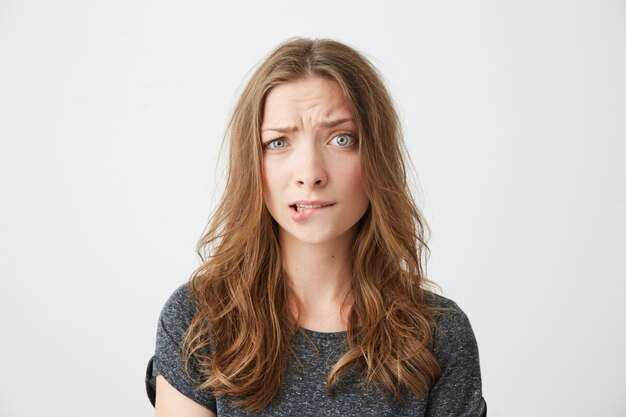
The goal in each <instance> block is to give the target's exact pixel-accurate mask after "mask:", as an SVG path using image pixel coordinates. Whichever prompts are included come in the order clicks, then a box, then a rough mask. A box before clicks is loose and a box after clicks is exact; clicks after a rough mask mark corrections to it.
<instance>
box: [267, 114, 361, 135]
mask: <svg viewBox="0 0 626 417" xmlns="http://www.w3.org/2000/svg"><path fill="white" fill-rule="evenodd" d="M346 122H354V119H353V118H352V117H347V118H344V119H337V120H330V121H328V122H322V123H320V126H321V127H325V128H331V127H335V126H338V125H340V124H342V123H346ZM269 130H271V131H272V132H280V133H290V132H295V131H296V130H298V128H297V127H295V126H286V127H268V128H266V129H263V130H262V131H261V132H266V131H269Z"/></svg>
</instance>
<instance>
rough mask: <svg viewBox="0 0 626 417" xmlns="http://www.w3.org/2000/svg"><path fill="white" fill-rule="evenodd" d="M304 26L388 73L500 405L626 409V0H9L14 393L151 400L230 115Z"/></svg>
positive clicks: (492, 403)
mask: <svg viewBox="0 0 626 417" xmlns="http://www.w3.org/2000/svg"><path fill="white" fill-rule="evenodd" d="M292 36H310V37H330V38H335V39H338V40H341V41H344V42H346V43H348V44H350V45H352V46H354V47H356V48H357V49H359V50H361V51H363V52H365V53H366V54H367V55H368V56H369V57H370V58H371V60H372V61H373V62H374V64H375V65H376V66H377V67H378V68H379V69H380V71H381V72H382V74H383V75H384V77H385V79H386V80H387V82H388V85H389V88H390V91H391V93H392V95H393V97H394V99H395V101H396V103H397V107H398V111H399V112H400V114H401V116H402V121H403V126H404V129H405V133H406V141H407V144H408V146H409V149H410V152H411V157H412V161H413V163H414V165H415V170H416V172H417V176H418V178H419V183H420V185H421V190H420V191H419V192H420V198H419V200H420V204H421V206H422V208H423V210H424V213H425V216H426V219H427V221H428V222H429V224H430V226H431V229H432V237H431V240H430V246H431V250H432V255H431V258H430V262H429V268H428V273H429V275H430V277H431V278H432V279H433V280H434V281H435V282H437V283H438V284H440V285H441V286H442V288H443V290H444V295H446V296H448V297H450V298H452V299H454V300H455V301H457V302H458V304H459V305H460V306H461V308H463V309H464V310H465V312H466V313H467V314H468V316H469V317H470V319H471V321H472V324H473V327H474V331H475V334H476V337H477V340H478V344H479V348H480V354H481V365H482V372H483V387H484V395H485V398H486V399H487V402H488V404H489V415H490V416H507V417H518V416H519V417H521V416H531V415H532V416H550V417H553V416H568V417H569V416H592V415H593V416H603V417H618V416H620V417H623V416H626V398H625V393H626V360H625V359H624V357H623V355H624V353H625V352H626V331H625V328H626V326H625V325H624V322H625V321H626V306H625V304H626V302H625V298H626V267H625V266H624V258H625V257H626V238H625V235H626V221H625V220H624V214H625V213H626V168H625V167H626V145H625V141H626V4H625V3H624V2H623V1H608V0H607V1H604V0H589V1H572V0H567V1H566V0H561V1H552V0H549V1H546V0H542V1H538V0H536V1H535V0H533V1H502V0H491V1H489V0H474V1H471V2H467V1H437V2H432V1H428V2H427V1H417V2H410V3H409V2H395V3H394V2H390V3H389V2H382V1H378V2H371V1H363V0H361V1H344V2H338V1H337V2H330V1H320V0H316V1H308V2H299V1H263V2H249V3H243V2H236V1H235V2H219V3H217V2H209V1H177V2H173V1H171V2H163V1H123V0H106V1H105V0H99V1H78V0H77V1H69V0H62V1H61V0H58V1H54V2H53V1H48V2H45V1H25V0H20V1H17V0H15V1H9V0H0V140H1V142H0V144H1V148H0V278H1V280H0V316H1V319H0V326H1V327H0V338H1V341H0V363H1V364H2V372H1V377H0V415H1V416H3V417H5V416H6V417H13V416H15V417H17V416H29V417H30V416H37V415H46V416H48V415H49V416H107V417H110V416H149V415H152V413H153V410H152V407H151V406H150V404H149V402H148V399H147V397H146V395H145V392H144V385H143V377H144V370H145V365H146V362H147V361H148V359H149V357H150V356H151V354H152V352H153V349H154V339H155V331H156V324H157V318H158V315H159V312H160V309H161V307H162V305H163V303H164V302H165V300H166V299H167V297H168V296H169V294H170V293H171V292H172V291H173V290H174V289H175V288H176V287H177V286H178V285H180V284H181V283H183V282H185V281H186V280H187V279H188V278H189V275H190V274H191V272H192V271H193V270H194V269H195V268H196V267H197V266H198V262H199V260H198V258H197V256H196V254H195V244H196V242H197V240H198V239H199V237H200V235H201V232H202V230H203V228H204V226H205V224H206V221H207V218H208V215H209V213H210V211H211V208H212V207H213V206H214V203H215V201H216V199H217V196H219V192H220V191H219V190H220V184H221V180H222V179H223V178H222V174H221V172H222V171H221V169H220V168H218V167H217V166H216V160H217V156H218V152H219V150H220V142H221V139H222V136H223V133H224V129H225V126H226V121H227V117H228V114H229V112H230V111H231V110H232V107H233V104H234V100H235V99H236V97H237V93H238V92H239V91H240V89H241V87H242V83H243V80H244V79H246V77H247V76H249V71H250V70H251V69H252V68H253V67H254V66H255V65H256V64H257V63H258V62H259V61H260V60H261V59H262V58H263V57H264V56H265V55H266V54H267V53H268V52H269V51H270V50H271V49H272V48H274V47H275V46H276V45H277V44H278V43H279V42H281V41H283V40H285V39H287V38H289V37H292ZM222 161H223V160H222Z"/></svg>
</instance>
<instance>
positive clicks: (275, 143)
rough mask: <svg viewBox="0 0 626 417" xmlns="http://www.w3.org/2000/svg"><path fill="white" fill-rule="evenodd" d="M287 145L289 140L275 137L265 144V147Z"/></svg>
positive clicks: (282, 146)
mask: <svg viewBox="0 0 626 417" xmlns="http://www.w3.org/2000/svg"><path fill="white" fill-rule="evenodd" d="M285 146H287V141H286V140H285V139H280V138H279V139H274V140H270V141H269V142H266V143H264V144H263V147H264V148H265V149H281V148H284V147H285Z"/></svg>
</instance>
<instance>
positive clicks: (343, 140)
mask: <svg viewBox="0 0 626 417" xmlns="http://www.w3.org/2000/svg"><path fill="white" fill-rule="evenodd" d="M330 143H331V144H333V145H337V146H341V147H342V148H347V147H349V146H352V145H353V144H354V136H352V135H348V134H346V133H342V134H340V135H337V136H335V137H334V138H332V140H331V141H330Z"/></svg>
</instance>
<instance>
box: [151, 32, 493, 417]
mask: <svg viewBox="0 0 626 417" xmlns="http://www.w3.org/2000/svg"><path fill="white" fill-rule="evenodd" d="M229 138H230V158H229V170H228V180H227V184H226V189H225V191H224V194H223V198H222V201H221V203H220V204H219V206H218V208H217V210H216V212H215V213H214V215H213V217H212V218H211V222H210V224H209V227H208V228H207V231H206V233H205V234H204V236H203V238H202V239H201V241H200V243H199V253H200V255H201V257H202V259H203V264H202V266H200V267H199V268H198V269H197V270H196V271H195V272H194V274H193V275H192V277H191V280H190V282H189V283H188V284H185V285H183V286H181V287H180V288H179V289H178V290H177V291H175V292H174V294H173V295H172V296H171V297H170V299H169V300H168V301H167V303H166V305H165V307H164V308H163V311H162V313H161V318H160V321H159V326H158V331H157V346H156V354H155V356H154V358H153V361H151V364H150V365H151V366H150V369H149V375H148V376H149V377H152V378H155V379H156V415H157V416H215V415H217V416H248V415H263V416H291V415H298V416H304V415H307V416H308V415H325V416H370V415H371V416H374V415H376V416H381V415H385V416H468V417H469V416H472V417H474V416H482V415H486V405H485V402H484V400H483V398H482V392H481V377H480V366H479V360H478V348H477V345H476V340H475V338H474V334H473V332H472V328H471V326H470V323H469V321H468V319H467V317H466V315H465V314H464V313H463V312H462V311H461V310H460V309H459V307H458V306H457V305H456V304H455V303H454V302H452V301H451V300H448V299H446V298H444V297H441V296H438V295H435V294H434V293H432V292H430V291H429V290H428V289H427V288H426V287H427V286H428V285H429V284H430V282H429V281H428V280H427V278H426V277H425V274H424V263H425V255H426V251H427V250H428V247H427V246H426V243H425V238H424V232H425V230H424V229H425V227H426V226H425V222H424V220H423V218H422V215H421V214H420V212H419V210H418V209H417V207H416V206H415V204H414V202H413V200H412V198H411V195H410V192H409V189H408V187H407V181H406V172H405V162H404V153H403V144H402V139H401V132H400V128H399V123H398V117H397V114H396V112H395V110H394V107H393V105H392V101H391V99H390V97H389V94H388V92H387V90H386V88H385V86H384V84H383V82H382V81H381V78H380V76H379V75H378V73H377V71H376V70H375V69H374V68H373V67H372V65H371V64H370V63H369V62H368V61H367V60H366V59H365V58H364V57H363V56H362V55H361V54H359V53H358V52H357V51H355V50H354V49H352V48H350V47H348V46H346V45H344V44H342V43H339V42H335V41H330V40H308V39H295V40H291V41H288V42H286V43H284V44H282V45H280V46H279V47H278V48H277V49H276V50H275V51H274V52H273V53H272V54H271V55H270V56H269V57H268V58H267V59H266V60H265V61H264V62H263V63H262V64H261V65H260V66H259V68H258V69H257V70H256V72H255V73H254V75H253V76H252V78H251V79H250V81H249V82H248V84H247V86H246V87H245V89H244V91H243V93H242V95H241V97H240V99H239V101H238V103H237V106H236V108H235V110H234V114H233V116H232V119H231V122H230V129H229ZM152 365H153V366H152ZM153 395H154V393H153Z"/></svg>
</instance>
